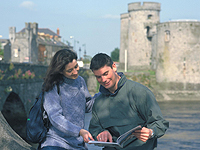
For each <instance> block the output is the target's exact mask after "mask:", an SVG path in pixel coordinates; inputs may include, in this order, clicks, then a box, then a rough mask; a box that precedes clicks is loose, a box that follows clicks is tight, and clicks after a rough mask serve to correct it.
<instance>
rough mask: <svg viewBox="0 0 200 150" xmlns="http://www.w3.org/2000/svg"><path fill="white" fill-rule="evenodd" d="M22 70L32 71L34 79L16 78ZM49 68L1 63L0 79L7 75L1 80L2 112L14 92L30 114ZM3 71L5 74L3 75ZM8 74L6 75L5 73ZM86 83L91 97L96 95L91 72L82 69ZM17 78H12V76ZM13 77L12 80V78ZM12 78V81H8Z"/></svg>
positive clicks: (94, 82) (94, 80)
mask: <svg viewBox="0 0 200 150" xmlns="http://www.w3.org/2000/svg"><path fill="white" fill-rule="evenodd" d="M19 69H21V71H22V73H21V74H23V73H25V72H26V71H28V70H29V71H30V72H31V73H34V74H35V77H34V78H33V79H30V78H29V79H22V78H21V76H22V75H21V76H19V77H18V78H17V77H16V76H15V75H16V74H17V72H18V70H19ZM46 70H47V66H43V65H32V64H25V63H13V64H12V63H2V62H0V71H1V74H0V79H1V77H2V75H5V76H4V77H3V78H2V79H1V80H0V93H1V94H0V110H2V108H3V105H4V103H5V101H6V98H7V97H8V96H9V94H10V92H14V93H16V94H17V95H19V97H20V99H21V101H22V103H23V104H24V107H25V110H26V113H27V114H28V112H29V110H30V108H31V106H32V105H33V103H34V101H35V97H36V96H37V94H38V93H39V92H40V90H41V87H42V83H43V78H44V76H45V73H46ZM2 71H3V72H4V73H2ZM5 72H6V73H5ZM79 74H80V75H81V76H82V77H83V78H84V79H85V81H86V84H87V86H88V90H89V92H90V93H91V95H93V94H95V93H96V86H97V82H96V79H95V77H94V75H93V74H92V72H91V71H90V70H87V69H80V73H79ZM13 75H14V76H15V77H12V76H13ZM10 77H12V78H10ZM8 78H10V79H8Z"/></svg>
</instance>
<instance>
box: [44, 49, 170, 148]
mask: <svg viewBox="0 0 200 150" xmlns="http://www.w3.org/2000/svg"><path fill="white" fill-rule="evenodd" d="M90 69H91V70H92V72H93V73H94V75H95V77H96V79H97V81H98V82H99V83H100V85H101V86H100V89H99V91H100V92H99V93H97V94H95V95H94V96H93V97H91V95H90V94H89V92H88V89H87V86H86V84H85V81H84V79H83V78H82V77H81V76H79V75H78V71H79V66H78V63H77V55H76V53H74V52H73V51H71V50H66V49H63V50H59V51H57V52H56V54H55V55H54V57H53V58H52V61H51V63H50V65H49V67H48V70H47V73H46V77H45V79H44V90H45V95H44V98H45V100H44V108H45V110H46V111H47V114H48V116H49V119H50V122H51V127H50V129H49V131H48V133H47V136H46V138H45V140H44V141H43V142H42V143H41V148H42V150H66V149H67V150H87V147H86V145H85V143H87V142H88V141H89V140H99V141H110V142H112V141H113V142H114V141H115V140H116V139H117V137H119V136H120V135H121V134H123V133H125V132H126V131H128V130H129V129H131V128H133V127H135V126H137V125H142V126H143V128H142V130H138V131H137V132H136V133H134V134H135V136H136V137H137V138H138V140H136V141H134V142H133V141H130V142H129V143H127V144H126V146H125V148H123V149H124V150H132V149H145V150H147V149H149V150H152V149H154V148H156V145H157V138H159V137H161V136H162V135H164V133H165V131H166V130H167V128H168V126H169V124H168V122H167V121H165V120H164V119H163V117H162V114H161V111H160V108H159V106H158V104H157V102H156V100H155V97H154V95H153V93H152V92H151V91H150V90H149V89H147V88H146V87H145V86H143V85H141V84H139V83H136V82H134V81H131V80H128V79H126V77H125V76H124V74H123V73H117V68H116V65H115V64H114V63H113V61H112V60H111V58H110V57H109V56H108V55H106V54H103V53H99V54H97V55H95V56H94V57H93V58H92V60H91V64H90ZM56 84H59V87H60V93H59V94H58V93H57V86H56ZM95 98H96V99H95ZM91 111H92V119H91V121H90V126H89V131H90V132H88V131H87V130H85V129H84V117H85V112H86V113H87V112H91ZM104 149H105V150H111V149H113V148H109V147H105V148H104Z"/></svg>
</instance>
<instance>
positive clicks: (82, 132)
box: [79, 129, 94, 143]
mask: <svg viewBox="0 0 200 150" xmlns="http://www.w3.org/2000/svg"><path fill="white" fill-rule="evenodd" d="M79 134H80V135H81V136H82V137H83V140H84V142H85V143H88V142H89V141H90V140H92V141H94V139H93V137H92V135H91V134H90V132H88V131H87V130H85V129H81V130H80V132H79ZM89 138H90V139H89Z"/></svg>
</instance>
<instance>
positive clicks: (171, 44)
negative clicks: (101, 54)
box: [119, 2, 200, 90]
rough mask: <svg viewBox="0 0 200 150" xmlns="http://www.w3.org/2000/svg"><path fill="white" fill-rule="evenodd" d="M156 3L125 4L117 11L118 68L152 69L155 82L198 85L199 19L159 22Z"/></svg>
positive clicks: (159, 7)
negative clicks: (123, 7)
mask: <svg viewBox="0 0 200 150" xmlns="http://www.w3.org/2000/svg"><path fill="white" fill-rule="evenodd" d="M160 9H161V5H160V3H156V2H144V3H143V4H141V3H140V2H136V3H130V4H128V13H123V14H121V32H120V33H121V35H120V59H119V61H120V66H119V67H120V68H121V69H125V68H127V69H128V70H147V69H153V70H155V71H156V81H157V82H159V83H170V84H171V85H173V84H176V85H177V84H180V85H181V86H180V87H181V88H182V89H194V90H197V89H199V88H200V86H199V85H200V76H199V74H200V58H199V57H200V21H196V20H175V21H168V22H163V23H161V22H160Z"/></svg>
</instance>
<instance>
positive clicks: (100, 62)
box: [90, 53, 113, 71]
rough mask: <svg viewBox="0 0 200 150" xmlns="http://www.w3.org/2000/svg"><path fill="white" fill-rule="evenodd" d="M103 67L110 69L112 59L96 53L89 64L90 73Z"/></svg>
mask: <svg viewBox="0 0 200 150" xmlns="http://www.w3.org/2000/svg"><path fill="white" fill-rule="evenodd" d="M105 65H106V66H109V67H111V68H112V65H113V61H112V59H111V58H110V56H108V55H107V54H104V53H98V54H96V55H95V56H94V57H93V58H92V60H91V63H90V69H91V70H92V71H93V70H98V69H100V68H102V67H104V66H105Z"/></svg>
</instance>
